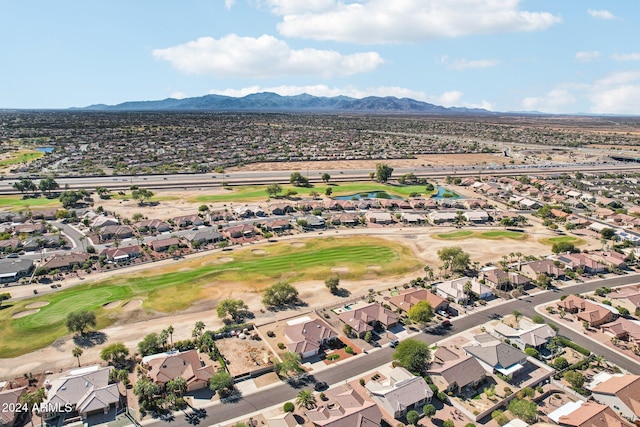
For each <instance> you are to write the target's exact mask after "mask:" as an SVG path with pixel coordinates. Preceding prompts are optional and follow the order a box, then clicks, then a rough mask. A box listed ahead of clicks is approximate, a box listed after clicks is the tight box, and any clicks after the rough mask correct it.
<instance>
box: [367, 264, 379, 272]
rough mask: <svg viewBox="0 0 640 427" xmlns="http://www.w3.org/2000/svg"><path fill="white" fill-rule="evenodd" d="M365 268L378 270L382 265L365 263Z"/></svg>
mask: <svg viewBox="0 0 640 427" xmlns="http://www.w3.org/2000/svg"><path fill="white" fill-rule="evenodd" d="M367 270H373V271H380V270H382V267H381V266H379V265H367Z"/></svg>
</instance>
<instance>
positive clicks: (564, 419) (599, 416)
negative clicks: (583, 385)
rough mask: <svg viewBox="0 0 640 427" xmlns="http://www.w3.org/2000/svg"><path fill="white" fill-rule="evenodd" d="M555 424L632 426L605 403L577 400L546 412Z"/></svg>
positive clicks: (601, 426) (606, 426) (570, 425)
mask: <svg viewBox="0 0 640 427" xmlns="http://www.w3.org/2000/svg"><path fill="white" fill-rule="evenodd" d="M548 417H549V418H550V419H551V420H552V421H553V422H555V423H556V424H558V425H560V426H564V427H632V426H633V424H631V423H630V422H628V421H626V420H624V419H622V418H621V417H620V416H619V415H618V414H616V413H615V411H614V410H613V409H611V408H610V407H608V406H607V405H601V404H599V403H596V402H592V401H588V402H585V401H583V400H579V401H577V402H569V403H566V404H564V405H562V406H561V407H559V408H558V409H556V410H555V411H553V412H551V413H549V414H548Z"/></svg>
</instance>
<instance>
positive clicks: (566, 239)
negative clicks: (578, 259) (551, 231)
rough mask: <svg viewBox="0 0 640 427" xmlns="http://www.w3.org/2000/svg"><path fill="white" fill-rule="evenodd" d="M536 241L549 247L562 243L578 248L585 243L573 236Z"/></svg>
mask: <svg viewBox="0 0 640 427" xmlns="http://www.w3.org/2000/svg"><path fill="white" fill-rule="evenodd" d="M538 241H539V242H540V243H542V244H544V245H550V246H552V245H553V244H554V243H562V242H566V243H573V244H574V245H575V246H580V245H584V244H585V243H587V242H586V241H585V240H583V239H581V238H579V237H574V236H558V237H545V238H544V239H540V240H538Z"/></svg>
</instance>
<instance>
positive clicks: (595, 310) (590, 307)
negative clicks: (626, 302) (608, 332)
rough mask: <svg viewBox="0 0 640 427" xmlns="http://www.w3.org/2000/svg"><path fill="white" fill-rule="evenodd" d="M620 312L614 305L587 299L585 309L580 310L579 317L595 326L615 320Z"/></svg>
mask: <svg viewBox="0 0 640 427" xmlns="http://www.w3.org/2000/svg"><path fill="white" fill-rule="evenodd" d="M619 315H620V314H619V313H618V310H617V309H615V308H614V307H611V306H608V305H606V304H600V303H597V302H591V301H585V302H584V309H583V310H581V311H579V312H578V319H579V320H581V321H583V322H587V323H588V324H589V326H590V327H592V328H595V327H597V326H600V325H603V324H605V323H609V322H613V321H614V320H616V319H617V318H618V316H619Z"/></svg>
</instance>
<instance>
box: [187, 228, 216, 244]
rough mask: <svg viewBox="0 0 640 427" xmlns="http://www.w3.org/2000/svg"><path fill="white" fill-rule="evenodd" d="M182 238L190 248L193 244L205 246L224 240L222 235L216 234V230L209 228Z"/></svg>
mask: <svg viewBox="0 0 640 427" xmlns="http://www.w3.org/2000/svg"><path fill="white" fill-rule="evenodd" d="M184 238H185V240H186V241H187V242H189V243H190V244H191V245H192V246H193V245H194V244H195V245H205V244H207V243H217V242H221V241H222V240H224V237H222V234H220V233H218V232H217V231H216V230H214V229H212V228H209V227H207V228H205V229H201V230H196V231H191V232H189V233H187V234H185V235H184Z"/></svg>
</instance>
